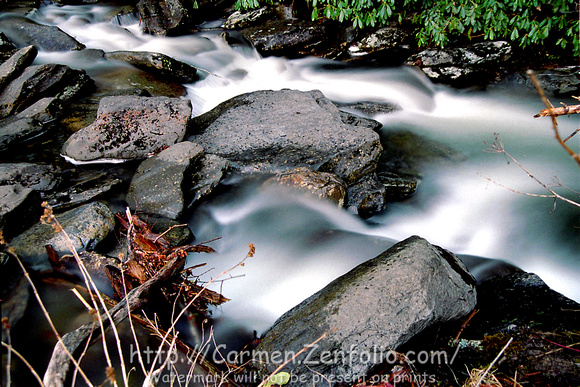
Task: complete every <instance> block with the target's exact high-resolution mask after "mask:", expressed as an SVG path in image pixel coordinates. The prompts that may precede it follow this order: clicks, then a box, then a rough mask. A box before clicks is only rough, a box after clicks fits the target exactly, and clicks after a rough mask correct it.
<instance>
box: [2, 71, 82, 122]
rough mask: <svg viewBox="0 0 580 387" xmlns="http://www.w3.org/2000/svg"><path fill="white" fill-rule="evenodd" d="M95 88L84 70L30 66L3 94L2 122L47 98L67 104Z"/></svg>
mask: <svg viewBox="0 0 580 387" xmlns="http://www.w3.org/2000/svg"><path fill="white" fill-rule="evenodd" d="M93 87H94V82H93V81H92V79H91V78H90V77H89V76H88V75H87V74H86V72H85V71H83V70H74V69H71V68H70V67H68V66H65V65H58V64H45V65H36V66H30V67H28V68H27V69H26V70H24V71H23V72H22V74H21V75H20V76H19V77H18V78H16V79H14V80H13V81H12V82H10V83H9V84H8V86H6V88H5V89H4V90H3V91H2V92H1V93H0V118H4V117H7V116H9V115H11V114H16V113H19V112H21V111H23V110H25V109H26V108H28V107H30V106H31V105H33V104H34V103H35V102H37V101H38V100H40V99H42V98H45V97H57V98H58V99H59V101H60V102H62V103H65V102H68V101H70V100H71V99H72V98H74V97H77V96H79V95H81V94H82V93H85V92H87V91H89V90H92V88H93Z"/></svg>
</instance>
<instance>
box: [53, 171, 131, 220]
mask: <svg viewBox="0 0 580 387" xmlns="http://www.w3.org/2000/svg"><path fill="white" fill-rule="evenodd" d="M67 177H68V179H67V183H68V184H67V186H66V187H59V190H58V192H56V193H54V194H52V195H49V196H46V197H45V200H46V201H47V202H48V204H50V206H51V207H52V208H54V209H56V210H58V211H63V210H64V209H67V208H70V207H75V206H78V205H80V204H83V203H87V202H90V201H92V200H95V199H97V198H99V197H100V196H101V195H104V194H106V193H108V192H110V191H111V190H113V189H114V188H116V187H119V186H120V185H121V184H122V183H124V180H123V179H122V178H120V177H119V176H117V174H116V173H114V172H112V171H91V170H81V171H78V172H77V173H76V174H72V175H71V176H67Z"/></svg>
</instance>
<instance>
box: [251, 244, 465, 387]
mask: <svg viewBox="0 0 580 387" xmlns="http://www.w3.org/2000/svg"><path fill="white" fill-rule="evenodd" d="M475 302H476V292H475V280H474V279H473V277H472V276H471V275H470V274H469V273H468V272H467V270H466V269H465V267H464V266H463V264H462V263H461V261H459V260H458V259H457V257H455V256H454V255H453V254H451V253H450V252H448V251H446V250H444V249H441V248H440V247H437V246H433V245H431V244H430V243H429V242H427V241H426V240H424V239H422V238H419V237H416V236H415V237H411V238H409V239H407V240H405V241H402V242H400V243H398V244H396V245H395V246H393V247H392V248H390V249H389V250H387V251H385V252H384V253H382V254H381V255H379V256H378V257H376V258H374V259H372V260H369V261H367V262H365V263H363V264H361V265H359V266H357V267H356V268H354V269H353V270H352V271H350V272H349V273H347V274H345V275H343V276H342V277H340V278H338V279H336V280H334V281H333V282H331V283H330V284H329V285H328V286H326V287H325V288H324V289H322V290H321V291H319V292H318V293H316V294H314V295H313V296H311V297H310V298H308V299H306V300H305V301H303V302H302V303H300V304H299V305H297V306H296V307H294V308H293V309H292V310H290V311H289V312H287V313H285V314H284V315H283V316H282V317H280V318H279V319H278V320H277V321H276V323H275V324H274V326H272V327H271V328H270V329H269V330H268V331H266V332H265V333H264V335H263V337H262V339H261V341H260V344H259V345H258V346H257V348H256V350H255V351H254V353H253V356H254V361H255V362H254V365H255V366H256V367H259V369H260V370H261V371H263V373H264V375H268V374H269V373H270V372H272V371H273V370H274V369H275V368H276V367H277V366H278V365H279V364H276V362H277V360H276V359H274V358H272V359H268V360H270V363H269V364H268V363H261V362H260V360H262V361H264V360H265V359H264V356H270V355H272V354H276V353H277V354H281V358H282V361H284V359H285V356H286V355H287V354H289V353H297V352H298V351H300V350H301V349H303V347H304V346H307V345H309V344H310V343H312V342H314V341H315V340H316V339H318V338H319V337H320V336H321V335H322V334H324V333H328V334H327V336H326V337H325V338H324V339H322V340H321V341H320V342H318V343H317V345H316V346H313V347H312V348H310V349H308V350H307V354H306V355H305V356H307V358H306V357H301V358H298V360H301V361H297V362H290V363H289V364H288V365H287V366H286V367H285V370H287V371H288V372H290V373H291V375H292V376H293V378H294V380H299V381H300V382H299V383H297V382H293V381H291V382H290V384H288V385H289V386H294V385H296V386H299V385H300V386H302V385H316V386H328V385H329V382H328V381H327V380H325V379H323V378H320V377H319V378H316V379H315V376H319V375H322V376H324V377H326V378H328V380H330V385H331V386H333V385H339V384H340V383H339V382H337V381H342V382H344V383H346V384H349V385H350V384H353V383H354V382H355V381H357V380H358V379H359V378H360V377H364V376H366V374H367V373H368V371H369V370H370V369H371V368H372V367H373V366H375V365H378V364H380V363H381V359H382V361H383V362H384V361H385V359H386V356H387V354H388V353H389V351H390V350H395V349H396V348H397V347H398V346H400V345H402V344H403V343H405V342H407V341H408V340H409V339H410V338H412V337H413V336H414V335H416V334H418V333H419V332H421V331H423V330H424V329H426V328H428V327H431V326H434V325H437V324H440V323H444V322H446V321H449V320H453V319H458V318H460V317H462V316H465V315H466V314H468V313H469V312H471V310H473V308H474V306H475ZM260 357H261V358H260ZM279 359H280V358H278V360H279ZM333 359H343V361H333ZM306 360H307V361H306Z"/></svg>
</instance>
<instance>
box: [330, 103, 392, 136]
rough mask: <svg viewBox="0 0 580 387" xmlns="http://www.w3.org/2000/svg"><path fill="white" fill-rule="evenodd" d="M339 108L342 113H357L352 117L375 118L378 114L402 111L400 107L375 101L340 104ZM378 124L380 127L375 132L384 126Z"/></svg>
mask: <svg viewBox="0 0 580 387" xmlns="http://www.w3.org/2000/svg"><path fill="white" fill-rule="evenodd" d="M337 106H338V108H339V109H340V110H341V111H342V110H346V111H349V112H350V111H353V112H356V113H355V114H352V113H351V115H352V116H354V117H357V116H360V115H361V113H362V114H364V115H365V116H367V117H373V116H376V115H378V114H386V113H392V112H395V111H397V110H401V107H400V106H397V105H394V104H391V103H384V102H373V101H360V102H356V103H351V104H339V105H337ZM343 121H344V119H343ZM375 122H377V121H375ZM377 123H378V124H379V126H377V127H376V129H375V130H378V129H380V128H381V127H382V124H381V123H380V122H377Z"/></svg>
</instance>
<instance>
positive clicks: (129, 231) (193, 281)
mask: <svg viewBox="0 0 580 387" xmlns="http://www.w3.org/2000/svg"><path fill="white" fill-rule="evenodd" d="M117 220H118V222H119V224H120V228H121V230H120V231H121V233H122V234H124V235H125V237H126V238H127V245H128V246H127V250H128V257H126V258H127V259H126V260H124V262H123V263H122V265H121V268H120V269H119V268H117V267H113V266H108V267H107V276H108V277H109V279H110V280H111V284H112V286H113V289H114V291H115V295H116V296H117V297H119V298H122V297H124V295H125V294H127V293H128V292H129V291H131V290H132V289H134V288H135V287H137V286H139V285H141V284H143V283H145V282H146V281H147V280H148V279H150V278H151V277H153V276H154V275H155V274H156V273H157V272H158V271H159V270H160V269H161V268H162V267H163V266H164V265H165V263H166V262H168V261H169V260H171V259H173V258H175V257H181V258H185V257H186V256H187V254H188V253H213V252H215V250H214V249H213V248H211V247H209V246H206V245H204V244H196V245H185V246H177V247H175V246H172V245H171V243H170V242H169V241H168V240H167V239H166V238H165V237H164V236H163V234H156V233H154V232H152V231H151V226H149V225H148V224H147V223H146V222H144V221H143V220H141V219H140V218H139V217H138V216H136V215H132V214H130V213H129V212H127V213H125V214H121V213H119V214H117ZM203 265H205V264H200V265H196V266H195V267H193V268H187V269H185V268H182V269H181V271H180V272H179V273H177V275H175V276H173V277H172V278H170V279H169V280H168V281H166V283H165V284H163V285H162V287H161V292H162V293H163V295H164V296H165V297H166V298H167V300H168V301H169V302H170V303H172V304H173V303H176V302H180V303H182V304H183V305H189V304H191V305H192V306H193V307H194V308H196V309H197V310H199V311H202V312H205V311H206V310H207V307H208V306H209V305H219V304H222V303H224V302H226V301H228V299H227V298H225V297H224V296H222V295H221V294H219V293H217V292H214V291H211V290H209V289H203V288H202V286H200V285H198V283H197V277H196V276H195V274H194V273H193V269H195V268H198V267H200V266H203Z"/></svg>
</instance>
